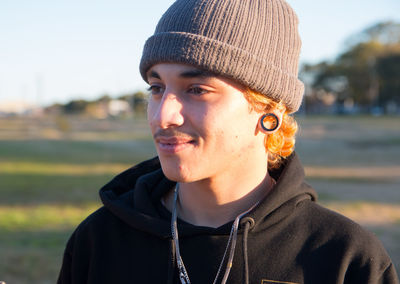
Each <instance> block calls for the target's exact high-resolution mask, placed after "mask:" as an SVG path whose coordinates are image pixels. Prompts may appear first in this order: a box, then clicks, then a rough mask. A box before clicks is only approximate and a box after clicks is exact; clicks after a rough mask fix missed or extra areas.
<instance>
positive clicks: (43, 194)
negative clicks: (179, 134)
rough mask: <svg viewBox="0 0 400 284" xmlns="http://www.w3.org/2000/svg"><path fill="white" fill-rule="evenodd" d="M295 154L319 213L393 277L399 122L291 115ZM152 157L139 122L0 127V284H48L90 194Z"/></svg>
mask: <svg viewBox="0 0 400 284" xmlns="http://www.w3.org/2000/svg"><path fill="white" fill-rule="evenodd" d="M297 119H298V121H299V123H300V132H299V138H298V141H297V152H298V153H299V155H300V157H301V159H302V161H303V163H304V164H305V166H306V173H307V176H308V178H307V179H308V181H309V183H310V184H311V185H313V186H314V187H315V188H316V190H317V191H318V193H319V196H320V202H321V203H323V204H324V205H325V206H327V207H329V208H331V209H333V210H336V211H339V212H341V213H342V214H344V215H347V216H349V217H351V218H353V219H354V220H356V221H357V222H359V223H361V224H362V225H363V226H365V227H367V228H368V229H370V230H372V231H373V232H374V233H375V234H376V235H377V237H378V238H379V239H380V240H381V241H382V242H383V244H384V246H385V247H386V249H387V250H388V251H389V254H390V255H391V257H392V259H393V261H394V262H395V264H396V265H397V268H398V269H400V117H399V116H393V117H389V116H380V117H374V116H307V117H303V116H299V117H297ZM154 155H155V150H154V147H153V143H152V141H151V137H150V134H149V132H148V130H147V125H146V122H145V120H144V119H143V118H142V119H141V118H136V119H133V118H125V119H124V118H120V119H103V120H98V119H93V118H90V119H89V118H85V117H82V116H54V117H53V116H51V117H42V118H40V117H38V118H35V119H32V118H29V117H9V118H2V119H0V280H3V281H6V282H7V283H21V284H24V283H54V282H55V281H56V278H57V275H58V271H59V268H60V265H61V261H62V255H63V250H64V247H65V244H66V242H67V240H68V238H69V236H70V234H71V233H72V231H73V230H74V228H75V227H76V225H77V224H78V223H79V222H80V221H81V220H83V219H84V218H85V217H86V216H87V215H89V214H90V213H91V212H93V211H94V210H96V208H98V207H99V206H101V204H100V200H99V197H98V190H99V189H100V187H101V186H102V185H104V184H105V183H106V182H107V181H108V180H110V179H111V178H112V177H113V176H114V175H115V174H117V173H119V172H120V171H122V170H124V169H126V168H128V167H130V166H132V165H134V164H136V163H138V162H140V161H142V160H144V159H147V158H150V157H152V156H154Z"/></svg>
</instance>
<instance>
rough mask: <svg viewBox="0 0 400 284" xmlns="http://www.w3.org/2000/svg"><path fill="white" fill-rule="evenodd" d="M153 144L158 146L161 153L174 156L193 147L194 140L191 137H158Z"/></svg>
mask: <svg viewBox="0 0 400 284" xmlns="http://www.w3.org/2000/svg"><path fill="white" fill-rule="evenodd" d="M155 142H156V144H157V146H158V149H159V150H160V151H161V152H165V153H169V154H174V153H177V152H180V151H183V150H185V149H187V148H189V147H193V146H194V143H195V140H194V139H193V138H192V137H181V136H173V137H163V136H158V137H157V138H156V139H155Z"/></svg>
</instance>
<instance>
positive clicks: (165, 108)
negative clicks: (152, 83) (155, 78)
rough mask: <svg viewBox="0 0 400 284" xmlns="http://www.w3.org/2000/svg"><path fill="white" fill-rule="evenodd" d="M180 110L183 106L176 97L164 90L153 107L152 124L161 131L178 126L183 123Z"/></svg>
mask: <svg viewBox="0 0 400 284" xmlns="http://www.w3.org/2000/svg"><path fill="white" fill-rule="evenodd" d="M182 110H183V105H182V102H181V101H180V100H179V98H178V96H177V95H176V94H175V93H174V92H171V91H169V90H167V89H166V90H165V91H164V94H163V96H162V98H161V100H160V101H159V102H158V104H157V105H156V106H155V110H154V115H153V117H152V123H153V124H156V125H157V126H158V127H160V128H161V129H167V128H170V127H177V126H180V125H182V124H183V122H184V117H183V114H182Z"/></svg>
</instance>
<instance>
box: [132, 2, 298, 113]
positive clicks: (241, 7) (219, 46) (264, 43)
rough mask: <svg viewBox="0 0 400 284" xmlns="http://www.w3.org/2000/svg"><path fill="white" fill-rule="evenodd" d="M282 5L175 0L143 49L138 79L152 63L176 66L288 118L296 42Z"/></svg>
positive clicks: (294, 103)
mask: <svg viewBox="0 0 400 284" xmlns="http://www.w3.org/2000/svg"><path fill="white" fill-rule="evenodd" d="M297 26H298V19H297V16H296V14H295V12H294V11H293V9H292V8H291V7H290V6H289V4H287V3H286V2H285V1H284V0H177V1H176V2H175V3H174V4H172V6H171V7H170V8H169V9H168V10H167V11H166V12H165V13H164V15H163V16H162V17H161V19H160V21H159V22H158V25H157V27H156V30H155V33H154V35H153V36H151V37H150V38H149V39H148V40H147V41H146V43H145V46H144V49H143V54H142V58H141V62H140V73H141V75H142V77H143V79H144V80H145V81H146V82H147V76H146V72H147V71H148V70H149V69H150V68H151V66H153V65H155V64H157V63H167V62H173V63H182V64H189V65H193V66H196V67H198V68H201V69H205V70H208V71H211V72H213V73H215V74H218V75H222V76H225V77H228V78H231V79H233V80H235V81H237V82H239V83H241V84H243V85H245V86H247V87H249V88H250V89H252V90H254V91H256V92H259V93H261V94H263V95H265V96H267V97H269V98H271V99H272V100H274V101H276V102H282V103H283V104H284V105H285V106H286V108H287V109H288V111H289V112H295V111H297V110H298V109H299V107H300V104H301V101H302V96H303V92H304V85H303V83H302V82H301V81H300V80H299V79H298V77H297V75H298V60H299V54H300V47H301V40H300V36H299V34H298V30H297Z"/></svg>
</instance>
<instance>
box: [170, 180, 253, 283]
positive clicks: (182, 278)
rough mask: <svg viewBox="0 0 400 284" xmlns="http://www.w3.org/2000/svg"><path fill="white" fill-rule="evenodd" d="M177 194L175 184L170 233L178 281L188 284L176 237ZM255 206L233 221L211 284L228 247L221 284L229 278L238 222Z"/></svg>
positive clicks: (222, 262) (216, 277) (187, 276)
mask: <svg viewBox="0 0 400 284" xmlns="http://www.w3.org/2000/svg"><path fill="white" fill-rule="evenodd" d="M178 194H179V183H177V184H176V187H175V190H174V205H173V209H172V217H171V232H172V238H173V240H174V243H175V254H176V262H177V265H178V270H179V279H180V281H181V283H182V284H190V279H189V275H188V273H187V271H186V268H185V264H184V263H183V260H182V257H181V254H180V250H179V236H178V225H177V210H176V205H177V200H178ZM257 204H258V202H257V203H256V204H254V205H253V206H252V207H251V208H250V209H249V210H247V211H245V212H243V213H241V214H240V215H238V216H237V217H236V219H235V221H234V222H233V224H232V228H231V233H230V234H229V239H228V243H227V244H226V248H225V252H224V256H223V257H222V260H221V263H220V265H219V268H218V272H217V275H216V276H215V279H214V281H213V284H216V283H217V280H218V277H219V274H220V272H221V269H222V267H223V265H224V262H225V257H226V254H227V252H228V250H229V247H230V252H229V258H228V262H227V264H226V268H225V273H224V277H223V279H222V281H221V284H225V283H226V281H227V279H228V276H229V273H230V271H231V268H232V262H233V256H234V254H235V247H236V240H237V232H238V228H239V221H240V219H241V218H242V217H243V216H244V215H246V214H247V213H248V212H249V211H251V210H252V209H253V208H254V207H256V206H257ZM231 242H232V245H231Z"/></svg>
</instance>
